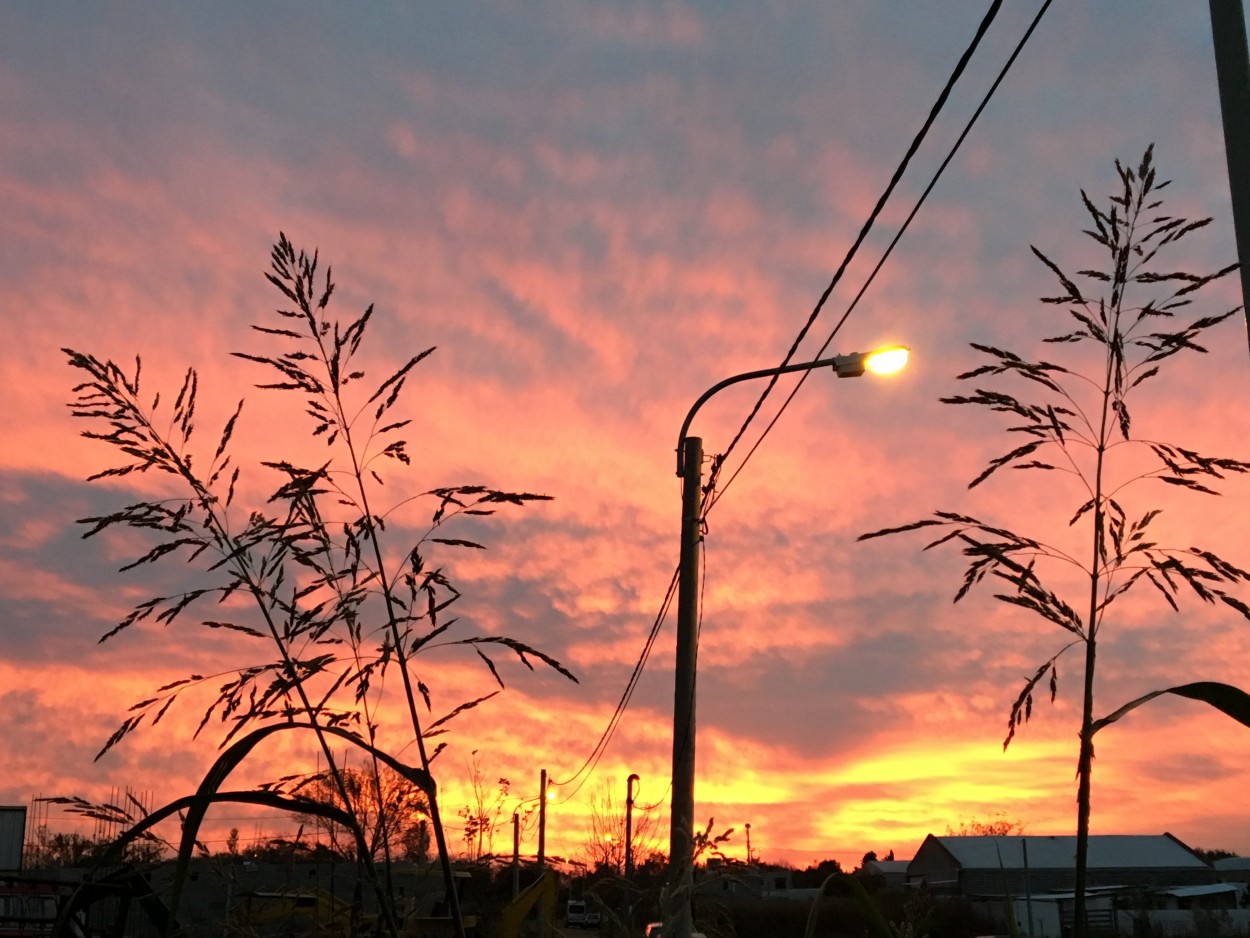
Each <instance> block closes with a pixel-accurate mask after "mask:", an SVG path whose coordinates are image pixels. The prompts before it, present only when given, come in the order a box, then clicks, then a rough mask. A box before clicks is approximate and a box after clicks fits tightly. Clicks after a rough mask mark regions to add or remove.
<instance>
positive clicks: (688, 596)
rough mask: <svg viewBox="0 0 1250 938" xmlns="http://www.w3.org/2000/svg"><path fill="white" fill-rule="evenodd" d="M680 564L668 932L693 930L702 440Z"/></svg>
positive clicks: (686, 505) (678, 934) (687, 447)
mask: <svg viewBox="0 0 1250 938" xmlns="http://www.w3.org/2000/svg"><path fill="white" fill-rule="evenodd" d="M681 455H682V468H683V472H682V474H681V560H680V563H681V569H680V571H679V574H678V579H677V661H676V664H675V668H674V669H675V674H674V680H673V803H672V809H671V811H670V816H671V823H670V827H669V838H668V871H669V873H668V900H667V902H666V908H665V911H664V933H665V935H666V938H667V936H671V938H690V934H691V932H692V931H693V930H694V914H693V910H692V908H691V903H692V901H693V899H694V774H695V773H694V729H695V711H694V700H695V698H694V692H695V669H696V666H697V663H698V655H699V539H700V537H701V536H702V531H701V523H700V514H701V512H702V509H703V504H702V501H703V440H702V438H700V437H697V436H688V437H686V438H685V440H684V441H683V450H682V454H681Z"/></svg>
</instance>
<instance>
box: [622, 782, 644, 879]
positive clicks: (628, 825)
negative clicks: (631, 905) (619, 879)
mask: <svg viewBox="0 0 1250 938" xmlns="http://www.w3.org/2000/svg"><path fill="white" fill-rule="evenodd" d="M637 781H641V779H639V778H638V775H637V773H631V774H630V776H629V778H627V779H625V878H626V879H629V877H631V876H633V875H634V782H637Z"/></svg>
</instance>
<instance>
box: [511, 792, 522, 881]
mask: <svg viewBox="0 0 1250 938" xmlns="http://www.w3.org/2000/svg"><path fill="white" fill-rule="evenodd" d="M520 892H521V815H520V814H518V813H517V812H516V811H513V812H512V898H513V899H515V898H516V897H517V896H518V895H520Z"/></svg>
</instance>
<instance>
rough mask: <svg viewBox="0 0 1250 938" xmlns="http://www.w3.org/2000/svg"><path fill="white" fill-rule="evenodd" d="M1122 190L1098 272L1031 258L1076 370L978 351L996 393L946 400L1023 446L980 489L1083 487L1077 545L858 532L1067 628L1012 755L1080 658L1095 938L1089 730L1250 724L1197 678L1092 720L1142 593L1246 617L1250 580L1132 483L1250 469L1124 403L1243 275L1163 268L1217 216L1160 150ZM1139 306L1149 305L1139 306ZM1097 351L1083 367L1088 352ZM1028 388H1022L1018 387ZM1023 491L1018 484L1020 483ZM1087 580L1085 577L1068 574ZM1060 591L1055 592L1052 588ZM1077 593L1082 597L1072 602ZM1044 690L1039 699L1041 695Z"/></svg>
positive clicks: (1208, 486) (1218, 690)
mask: <svg viewBox="0 0 1250 938" xmlns="http://www.w3.org/2000/svg"><path fill="white" fill-rule="evenodd" d="M1115 165H1116V172H1117V175H1118V177H1119V186H1118V190H1117V192H1116V193H1115V194H1113V195H1112V196H1111V197H1110V200H1109V204H1108V205H1107V207H1106V208H1099V207H1097V206H1096V205H1095V204H1094V203H1093V202H1092V201H1091V200H1090V198H1089V196H1088V195H1086V194H1085V192H1084V191H1082V192H1081V199H1082V202H1083V203H1084V206H1085V210H1086V212H1087V213H1088V215H1089V219H1090V223H1091V227H1090V228H1089V229H1087V230H1086V231H1085V234H1086V235H1088V236H1089V237H1090V238H1091V239H1092V240H1093V241H1094V242H1095V244H1097V245H1098V249H1099V252H1100V253H1101V254H1102V255H1103V262H1102V264H1101V266H1099V267H1096V268H1091V269H1085V270H1080V271H1078V272H1077V274H1076V276H1075V277H1071V276H1069V275H1068V274H1066V273H1064V271H1063V270H1062V269H1061V268H1060V266H1059V265H1058V264H1057V263H1055V262H1054V261H1052V260H1051V259H1050V258H1049V257H1048V256H1047V255H1045V254H1043V253H1042V252H1041V251H1039V250H1038V249H1037V248H1036V247H1034V248H1033V253H1034V254H1035V255H1036V256H1037V258H1038V259H1039V260H1040V261H1041V262H1042V263H1043V264H1045V265H1046V267H1047V268H1048V269H1049V270H1050V271H1051V273H1053V274H1054V276H1055V278H1056V279H1057V280H1058V282H1059V285H1060V292H1059V294H1058V295H1056V296H1051V297H1045V298H1043V300H1042V302H1043V303H1044V304H1048V305H1050V306H1055V307H1059V308H1062V309H1063V310H1064V311H1065V312H1066V313H1067V316H1066V317H1065V323H1066V330H1067V331H1062V332H1060V333H1058V334H1054V335H1051V336H1049V337H1047V338H1045V339H1044V340H1043V341H1044V342H1046V343H1050V344H1053V345H1055V346H1056V347H1057V348H1061V349H1065V350H1067V351H1068V354H1069V356H1070V358H1071V359H1073V360H1075V361H1074V362H1073V363H1071V364H1070V366H1069V365H1065V364H1061V363H1058V362H1053V361H1050V360H1046V359H1040V358H1039V359H1036V360H1031V359H1029V358H1026V357H1023V356H1020V355H1017V354H1015V353H1014V352H1011V351H1008V350H1005V349H998V348H994V347H991V346H988V345H983V344H979V343H972V347H973V348H974V349H975V350H977V351H978V352H979V353H981V355H983V356H984V357H985V358H986V359H988V361H987V362H986V363H984V364H981V365H979V366H978V367H976V368H974V369H972V370H971V371H968V372H965V373H964V374H961V375H960V376H959V380H961V381H971V380H975V379H994V381H995V383H996V384H997V385H1000V387H988V386H987V387H976V388H975V389H974V391H973V392H972V393H971V394H966V395H959V396H954V397H947V398H943V399H942V400H943V402H944V403H948V404H953V405H957V406H971V407H979V408H984V409H986V410H989V411H992V412H993V413H995V414H1003V415H1006V416H1007V417H1008V418H1009V419H1010V420H1011V424H1010V425H1009V426H1008V427H1007V432H1008V433H1009V434H1010V436H1011V438H1012V440H1013V444H1012V448H1011V449H1010V450H1008V451H1007V452H1006V453H1004V454H1002V455H1000V456H997V457H995V458H993V459H991V460H990V461H989V463H988V464H987V465H986V467H985V468H984V470H983V471H982V472H981V473H980V474H979V475H978V476H977V477H976V478H975V479H973V480H972V482H971V483H970V484H969V488H975V487H976V486H978V485H980V484H981V483H983V482H985V481H986V480H988V479H990V478H991V477H993V476H994V475H995V473H997V472H998V471H999V470H1000V469H1005V468H1011V469H1022V470H1032V471H1033V472H1034V473H1044V474H1045V475H1046V476H1047V477H1048V478H1050V479H1052V480H1053V479H1056V478H1058V479H1063V480H1066V481H1068V482H1071V483H1075V485H1076V490H1077V491H1078V492H1079V495H1078V496H1077V497H1078V499H1079V500H1078V502H1077V505H1076V508H1075V511H1074V513H1073V514H1072V516H1071V518H1070V519H1068V520H1067V527H1068V528H1069V529H1071V530H1073V531H1074V532H1077V533H1076V537H1075V541H1074V543H1075V544H1076V545H1077V546H1076V547H1075V548H1066V549H1065V547H1063V546H1060V545H1059V544H1058V543H1056V542H1052V541H1048V540H1044V539H1042V538H1040V537H1034V536H1031V535H1025V534H1020V533H1016V532H1015V531H1013V530H1011V529H1009V528H1007V527H1005V526H1002V525H1000V524H997V523H994V522H991V521H984V520H981V519H980V518H977V517H974V516H972V515H968V514H965V513H962V512H954V511H937V512H935V513H934V515H933V517H931V518H926V519H924V520H921V521H916V522H913V523H911V524H906V525H903V526H901V527H895V528H886V529H884V530H880V531H874V532H872V533H869V534H865V535H862V536H861V539H863V538H870V537H879V536H881V535H885V534H895V533H899V532H905V531H915V530H922V529H928V528H934V527H936V528H940V529H942V533H941V536H940V537H938V539H937V540H935V541H933V542H932V543H930V544H929V545H928V546H927V547H926V548H925V549H926V550H928V549H930V548H933V547H938V546H944V545H949V546H952V547H955V548H957V549H959V550H960V552H961V553H962V554H963V556H964V557H965V558H966V559H967V561H968V565H967V568H966V570H965V571H964V575H963V580H962V583H961V584H960V587H959V589H958V591H957V592H956V594H955V601H956V602H958V601H959V600H961V599H963V598H964V597H965V596H966V595H967V594H968V593H969V591H970V590H972V588H973V587H975V586H977V585H978V584H981V583H983V582H987V581H988V582H989V583H991V584H994V585H995V586H997V587H998V588H999V589H1000V590H1001V592H996V593H995V594H994V596H995V598H996V599H998V600H1000V601H1002V602H1005V603H1008V604H1010V605H1012V606H1016V607H1020V608H1023V609H1026V610H1028V611H1029V612H1031V613H1033V614H1034V615H1037V616H1040V617H1041V618H1042V619H1044V620H1046V621H1047V622H1048V623H1050V624H1051V625H1053V626H1057V627H1058V628H1059V629H1061V630H1062V631H1063V632H1064V636H1065V641H1064V643H1063V644H1062V645H1061V646H1060V648H1059V650H1058V651H1057V652H1056V653H1055V654H1054V655H1052V656H1050V657H1048V658H1047V659H1046V660H1045V661H1043V662H1042V663H1041V664H1040V666H1039V667H1038V668H1037V669H1036V671H1035V672H1034V673H1033V674H1032V676H1031V677H1029V678H1028V679H1027V680H1026V681H1025V683H1024V686H1023V687H1022V689H1021V690H1020V692H1019V694H1018V695H1017V697H1016V699H1015V700H1014V702H1013V703H1012V705H1011V708H1010V712H1009V714H1008V719H1007V735H1006V739H1005V740H1004V742H1003V747H1004V748H1006V747H1007V746H1008V745H1009V744H1010V743H1011V741H1012V739H1013V738H1014V736H1015V734H1016V731H1017V730H1018V729H1019V728H1020V727H1021V726H1022V725H1023V724H1024V723H1026V722H1028V720H1029V718H1030V716H1031V715H1032V712H1033V698H1034V694H1035V693H1037V692H1045V693H1048V694H1049V696H1050V698H1051V700H1054V698H1055V695H1056V694H1057V692H1058V677H1059V671H1058V663H1059V659H1060V658H1061V657H1062V656H1063V655H1064V654H1065V653H1066V652H1068V651H1069V650H1072V649H1077V650H1078V651H1080V652H1083V656H1082V661H1081V665H1080V673H1081V687H1082V695H1081V696H1082V702H1081V725H1080V732H1079V747H1080V749H1079V759H1078V765H1077V778H1078V788H1077V805H1078V807H1077V857H1076V898H1075V916H1076V923H1075V928H1076V932H1075V934H1076V936H1077V938H1083V936H1084V935H1085V934H1086V933H1087V930H1086V921H1085V879H1086V876H1085V874H1086V858H1087V852H1088V842H1089V822H1090V785H1091V779H1092V775H1093V759H1094V734H1095V733H1097V732H1098V730H1100V729H1101V728H1103V727H1104V726H1107V725H1109V724H1110V723H1113V722H1115V721H1116V720H1118V719H1120V718H1121V717H1122V716H1124V714H1126V713H1128V712H1129V711H1131V710H1132V709H1134V708H1136V707H1137V706H1140V705H1141V704H1143V703H1145V702H1146V701H1148V700H1151V699H1153V698H1154V697H1157V696H1159V695H1162V694H1173V695H1177V696H1182V697H1188V698H1191V699H1195V700H1201V701H1203V702H1205V703H1208V704H1210V705H1211V706H1213V707H1216V708H1217V709H1219V710H1221V711H1223V712H1224V713H1226V714H1228V715H1229V716H1231V717H1233V718H1234V719H1236V720H1238V721H1239V722H1241V723H1243V724H1246V725H1250V697H1247V695H1246V694H1245V693H1243V692H1242V691H1240V690H1238V689H1237V688H1234V687H1230V686H1228V685H1225V684H1217V683H1213V682H1202V683H1197V684H1186V685H1181V686H1178V687H1170V688H1166V689H1163V690H1157V691H1152V692H1150V693H1149V694H1146V695H1144V696H1142V697H1139V698H1137V699H1136V700H1133V701H1131V702H1130V703H1128V704H1126V705H1124V706H1123V707H1121V708H1120V709H1119V710H1117V711H1115V712H1114V713H1112V714H1110V715H1109V716H1107V717H1104V718H1102V719H1098V720H1096V719H1095V718H1094V686H1095V685H1094V677H1095V662H1096V659H1097V647H1098V640H1099V638H1100V637H1101V635H1102V629H1103V627H1104V625H1105V624H1107V621H1108V620H1107V613H1108V611H1109V610H1110V609H1111V607H1112V605H1113V604H1114V603H1115V602H1116V601H1117V600H1119V599H1121V598H1122V597H1123V596H1124V595H1125V594H1126V593H1127V592H1129V591H1130V590H1131V589H1133V588H1134V587H1139V586H1142V585H1143V584H1146V585H1149V586H1150V587H1152V588H1153V589H1154V591H1155V593H1156V594H1157V595H1158V596H1160V597H1162V599H1163V601H1164V602H1166V603H1167V605H1168V606H1169V607H1171V608H1172V609H1173V610H1178V609H1179V600H1180V599H1181V598H1182V594H1184V593H1187V592H1188V593H1192V594H1193V595H1195V596H1197V597H1198V599H1200V600H1202V601H1203V602H1206V603H1211V604H1217V605H1224V606H1227V607H1229V608H1231V609H1233V610H1234V611H1236V612H1237V613H1239V614H1240V615H1242V616H1243V617H1246V618H1250V607H1247V605H1246V604H1245V603H1244V602H1243V601H1242V600H1241V599H1239V598H1238V597H1237V596H1236V595H1235V590H1236V589H1237V588H1239V587H1244V586H1245V585H1246V583H1247V582H1248V581H1250V573H1247V572H1246V571H1245V570H1242V569H1241V568H1239V567H1237V566H1234V565H1233V564H1231V563H1229V562H1228V561H1226V560H1224V559H1223V558H1221V557H1219V556H1217V555H1216V554H1214V553H1212V552H1211V551H1209V550H1205V549H1203V548H1201V547H1189V548H1176V547H1167V546H1164V543H1163V542H1162V540H1161V538H1162V535H1161V534H1158V533H1156V529H1157V528H1158V527H1159V519H1160V514H1161V512H1160V510H1159V509H1157V508H1151V509H1148V510H1145V511H1133V510H1131V506H1130V505H1129V503H1128V501H1127V500H1126V496H1127V494H1128V490H1129V489H1130V487H1137V486H1139V485H1140V484H1141V483H1143V482H1146V481H1158V482H1161V483H1164V484H1165V485H1167V486H1170V487H1172V488H1175V489H1180V490H1184V491H1188V492H1193V493H1199V494H1206V495H1214V494H1216V490H1215V489H1214V488H1213V486H1215V485H1216V484H1218V483H1219V482H1220V481H1221V480H1223V479H1225V478H1226V477H1227V476H1230V475H1237V474H1242V473H1245V472H1246V471H1247V470H1250V463H1246V462H1243V461H1240V460H1237V459H1228V458H1223V457H1212V456H1206V455H1203V454H1200V453H1198V452H1195V451H1194V450H1193V449H1191V448H1188V447H1186V446H1185V445H1183V444H1179V443H1171V442H1164V441H1161V440H1153V439H1149V438H1141V437H1139V436H1137V435H1136V434H1135V424H1134V422H1133V419H1132V417H1131V416H1130V409H1129V400H1130V397H1132V395H1133V392H1135V391H1136V390H1137V389H1138V388H1140V387H1141V386H1142V385H1143V384H1144V383H1145V382H1147V381H1149V380H1151V379H1154V378H1156V377H1157V376H1158V375H1159V373H1160V369H1161V368H1162V367H1163V366H1164V365H1165V364H1167V363H1168V362H1170V361H1171V360H1172V359H1174V358H1175V356H1177V355H1179V354H1181V353H1204V352H1205V351H1206V349H1205V348H1204V347H1203V346H1202V345H1200V344H1199V341H1198V340H1199V339H1200V338H1201V337H1202V336H1203V334H1204V333H1206V332H1207V330H1209V329H1211V328H1213V327H1215V326H1217V325H1219V324H1220V323H1222V322H1224V321H1225V320H1226V319H1228V318H1229V317H1230V316H1232V315H1233V314H1234V313H1236V312H1237V309H1233V310H1229V311H1228V312H1225V313H1221V314H1216V315H1200V314H1196V313H1193V312H1191V311H1190V310H1189V308H1188V307H1189V306H1190V304H1191V302H1192V300H1193V296H1194V294H1196V293H1197V292H1198V291H1199V290H1201V289H1203V288H1204V287H1206V286H1208V285H1209V284H1211V283H1212V282H1214V281H1216V280H1218V279H1219V278H1221V277H1224V276H1226V275H1227V274H1229V273H1231V272H1232V271H1233V270H1235V269H1236V265H1232V266H1229V267H1225V268H1223V269H1221V270H1217V271H1215V272H1214V273H1210V274H1201V275H1199V274H1192V273H1187V272H1183V271H1176V270H1170V269H1167V268H1160V267H1158V266H1157V259H1158V256H1159V255H1160V253H1161V252H1163V251H1164V250H1165V249H1169V248H1171V247H1174V246H1175V245H1176V244H1177V243H1179V242H1180V241H1181V240H1182V239H1184V238H1186V237H1187V236H1189V235H1191V234H1193V233H1194V232H1195V231H1198V230H1200V229H1202V228H1204V227H1205V226H1206V225H1207V224H1208V223H1209V222H1210V219H1209V218H1207V219H1200V220H1197V221H1191V220H1188V219H1186V218H1181V217H1177V216H1172V215H1168V214H1166V213H1165V212H1164V211H1163V210H1162V204H1163V203H1162V201H1161V200H1159V199H1158V198H1157V193H1158V191H1159V190H1161V189H1163V188H1164V187H1165V186H1167V185H1168V183H1167V182H1165V181H1161V180H1159V179H1158V177H1157V176H1156V171H1155V167H1154V165H1153V147H1151V148H1147V150H1146V152H1145V154H1144V155H1143V157H1142V159H1141V161H1140V163H1139V164H1138V165H1137V166H1136V168H1133V167H1131V166H1124V165H1121V163H1120V162H1119V161H1118V160H1117V161H1116V164H1115ZM1078 280H1080V281H1082V282H1089V281H1092V282H1093V284H1094V285H1095V288H1096V289H1097V290H1098V291H1099V295H1097V296H1093V295H1087V294H1086V293H1085V291H1084V289H1083V288H1082V287H1081V286H1078ZM1142 294H1147V295H1146V296H1142ZM1090 346H1093V354H1092V355H1090V356H1089V357H1088V358H1085V359H1084V360H1081V359H1080V358H1079V353H1081V352H1083V351H1085V350H1087V349H1089V347H1090ZM1017 389H1019V390H1017ZM1017 484H1020V483H1017ZM1070 571H1076V576H1075V577H1074V578H1071V577H1069V578H1067V579H1065V577H1066V576H1067V573H1068V572H1070ZM1055 583H1058V584H1062V585H1054V586H1052V584H1055ZM1065 587H1067V589H1066V592H1067V593H1068V594H1069V595H1070V596H1072V601H1071V602H1069V601H1068V600H1067V599H1065V598H1064V592H1065ZM1039 685H1040V687H1041V688H1042V689H1043V690H1042V691H1039Z"/></svg>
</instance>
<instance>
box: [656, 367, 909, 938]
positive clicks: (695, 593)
mask: <svg viewBox="0 0 1250 938" xmlns="http://www.w3.org/2000/svg"><path fill="white" fill-rule="evenodd" d="M906 362H907V349H905V348H887V349H878V350H877V351H873V352H856V353H854V354H851V355H837V356H834V357H833V358H822V359H819V360H817V361H811V362H800V363H798V364H793V365H783V366H781V367H778V368H764V369H761V370H759V371H748V372H746V373H745V374H740V375H734V376H733V377H731V378H726V379H725V380H724V381H721V382H719V383H717V384H714V385H713V386H712V387H710V388H708V390H706V391H704V392H703V396H702V397H700V398H699V399H698V400H697V401H695V402H694V406H693V407H691V408H690V411H689V413H687V414H686V419H685V421H684V422H683V423H682V425H681V432H680V433H679V434H678V435H677V475H678V477H679V478H680V479H681V480H682V487H681V561H680V572H679V576H678V581H677V661H676V664H675V666H674V681H673V684H674V687H673V802H672V809H671V811H670V819H671V820H670V827H669V848H668V870H669V872H668V898H667V901H666V904H665V905H666V908H665V911H664V935H665V938H691V932H692V931H693V930H694V916H693V914H692V909H691V899H692V897H693V892H694V751H695V669H696V662H697V659H698V647H699V646H698V622H699V539H700V521H701V516H702V508H703V505H702V489H703V440H702V439H700V438H699V437H697V436H687V434H686V431H687V430H689V429H690V423H691V421H693V420H694V415H695V414H696V413H697V412H698V410H699V408H700V407H702V406H703V404H704V402H705V401H707V399H708V398H710V397H711V396H712V395H713V394H715V393H716V392H717V391H720V390H723V389H724V388H727V387H729V386H730V385H731V384H738V383H739V382H741V381H751V380H754V379H757V378H769V377H772V376H774V375H784V374H790V373H793V372H800V371H814V370H815V369H817V368H832V369H833V371H834V373H835V374H837V376H838V377H839V378H858V377H859V376H860V375H862V374H863V373H864V372H865V371H872V372H874V373H877V374H888V373H890V372H894V371H898V370H899V369H900V368H902V367H903V365H905V364H906Z"/></svg>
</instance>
